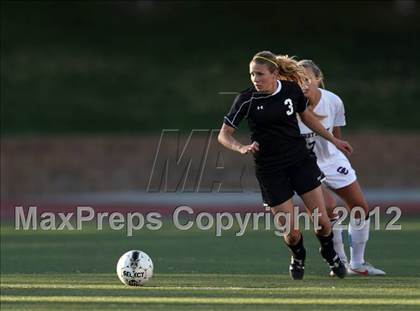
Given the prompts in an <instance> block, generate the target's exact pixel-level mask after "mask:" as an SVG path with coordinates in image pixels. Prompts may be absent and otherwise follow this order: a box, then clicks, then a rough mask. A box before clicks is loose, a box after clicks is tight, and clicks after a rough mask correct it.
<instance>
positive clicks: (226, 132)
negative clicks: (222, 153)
mask: <svg viewBox="0 0 420 311" xmlns="http://www.w3.org/2000/svg"><path fill="white" fill-rule="evenodd" d="M234 133H235V129H234V128H233V127H231V126H229V125H226V124H223V125H222V128H221V129H220V132H219V136H218V137H217V139H218V140H219V142H220V143H221V144H222V145H223V146H225V147H226V148H228V149H230V150H233V151H237V152H239V153H241V154H247V153H255V152H257V151H259V145H258V143H257V142H255V141H254V142H253V143H252V144H250V145H243V144H241V143H240V142H239V141H237V140H236V139H235V137H233V134H234Z"/></svg>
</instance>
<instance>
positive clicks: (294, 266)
mask: <svg viewBox="0 0 420 311" xmlns="http://www.w3.org/2000/svg"><path fill="white" fill-rule="evenodd" d="M271 211H272V213H273V214H274V215H276V214H277V213H284V214H285V215H288V217H289V218H288V224H287V223H286V218H284V217H275V219H276V220H277V221H278V222H279V227H281V228H285V230H284V232H283V234H284V235H283V237H284V242H285V243H286V245H287V247H288V248H289V249H290V251H291V252H292V257H291V263H290V267H289V270H290V271H289V272H290V276H291V278H292V279H294V280H301V279H303V275H304V272H305V259H306V250H305V247H304V245H303V235H302V233H301V232H300V230H299V228H295V227H294V226H293V224H294V223H295V220H294V213H293V201H292V199H289V200H287V201H286V202H283V203H281V204H278V205H275V206H273V207H271Z"/></svg>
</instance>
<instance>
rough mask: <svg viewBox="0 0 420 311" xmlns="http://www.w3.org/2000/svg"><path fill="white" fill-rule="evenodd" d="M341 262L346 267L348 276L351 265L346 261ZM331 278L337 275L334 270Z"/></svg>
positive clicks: (331, 272)
mask: <svg viewBox="0 0 420 311" xmlns="http://www.w3.org/2000/svg"><path fill="white" fill-rule="evenodd" d="M341 261H342V262H343V264H344V266H345V267H346V269H347V275H348V274H349V273H348V271H349V270H348V269H349V267H350V264H349V263H348V262H347V261H345V260H341ZM330 277H335V273H334V271H332V270H330Z"/></svg>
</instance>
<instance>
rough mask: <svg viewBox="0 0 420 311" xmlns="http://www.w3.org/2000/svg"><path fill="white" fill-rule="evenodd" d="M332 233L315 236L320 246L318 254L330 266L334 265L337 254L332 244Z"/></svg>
mask: <svg viewBox="0 0 420 311" xmlns="http://www.w3.org/2000/svg"><path fill="white" fill-rule="evenodd" d="M333 236H334V235H333V232H332V231H331V233H330V235H328V236H321V235H318V234H317V235H316V237H317V238H318V240H319V243H320V244H321V248H320V250H319V251H320V252H321V255H322V257H324V259H325V260H326V261H327V262H328V264H330V265H331V266H332V265H334V262H335V260H336V257H337V258H338V256H337V253H336V252H335V250H334V243H333Z"/></svg>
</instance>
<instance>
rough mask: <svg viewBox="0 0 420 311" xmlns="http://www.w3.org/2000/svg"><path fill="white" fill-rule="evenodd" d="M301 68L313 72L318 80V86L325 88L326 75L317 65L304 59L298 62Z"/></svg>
mask: <svg viewBox="0 0 420 311" xmlns="http://www.w3.org/2000/svg"><path fill="white" fill-rule="evenodd" d="M298 64H299V65H300V66H302V67H303V68H306V69H310V70H312V72H313V73H314V76H315V77H316V78H317V79H318V81H319V82H318V86H321V87H322V88H323V89H324V88H325V85H324V74H323V73H322V70H321V69H320V68H319V66H318V65H317V64H315V62H314V61H313V60H311V59H302V60H301V61H299V62H298Z"/></svg>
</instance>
